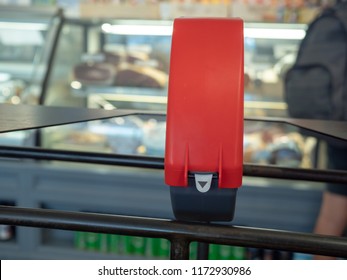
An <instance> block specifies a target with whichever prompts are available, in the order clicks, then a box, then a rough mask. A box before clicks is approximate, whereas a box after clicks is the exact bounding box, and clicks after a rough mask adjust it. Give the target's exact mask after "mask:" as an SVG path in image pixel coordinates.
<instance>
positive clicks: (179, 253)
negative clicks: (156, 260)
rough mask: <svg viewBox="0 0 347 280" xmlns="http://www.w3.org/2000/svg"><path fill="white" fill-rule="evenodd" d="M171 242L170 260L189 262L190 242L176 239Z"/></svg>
mask: <svg viewBox="0 0 347 280" xmlns="http://www.w3.org/2000/svg"><path fill="white" fill-rule="evenodd" d="M170 241H171V247H170V259H171V260H189V244H190V243H189V241H188V240H186V239H183V238H177V239H176V238H175V239H171V240H170Z"/></svg>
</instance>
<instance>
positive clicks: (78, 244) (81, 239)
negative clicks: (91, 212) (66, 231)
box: [74, 231, 86, 250]
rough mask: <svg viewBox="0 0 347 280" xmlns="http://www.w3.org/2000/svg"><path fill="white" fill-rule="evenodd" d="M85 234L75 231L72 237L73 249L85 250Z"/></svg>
mask: <svg viewBox="0 0 347 280" xmlns="http://www.w3.org/2000/svg"><path fill="white" fill-rule="evenodd" d="M85 236H86V232H83V231H76V232H75V236H74V244H75V248H76V249H79V250H85V249H86V238H85Z"/></svg>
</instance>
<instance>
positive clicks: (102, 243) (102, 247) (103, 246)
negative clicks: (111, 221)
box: [98, 233, 109, 253]
mask: <svg viewBox="0 0 347 280" xmlns="http://www.w3.org/2000/svg"><path fill="white" fill-rule="evenodd" d="M108 241H109V239H108V235H107V234H104V233H100V234H99V248H98V251H99V252H101V253H108V252H109V246H108Z"/></svg>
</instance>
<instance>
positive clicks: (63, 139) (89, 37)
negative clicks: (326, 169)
mask: <svg viewBox="0 0 347 280" xmlns="http://www.w3.org/2000/svg"><path fill="white" fill-rule="evenodd" d="M305 28H306V26H305V25H300V24H273V23H245V29H244V37H245V41H244V45H245V116H279V117H285V116H286V114H287V112H286V104H285V102H284V100H283V77H284V75H285V72H286V71H287V70H288V68H289V67H290V66H291V65H292V63H293V62H294V60H295V56H296V52H297V50H298V46H299V43H300V41H301V39H302V38H303V37H304V36H305ZM171 33H172V21H151V20H146V21H144V20H110V21H106V20H103V21H95V20H94V21H91V20H90V21H87V20H76V19H75V20H73V19H70V20H65V23H64V26H63V29H62V32H61V36H60V38H59V42H58V45H57V50H56V55H55V60H54V63H53V65H52V69H51V76H50V81H49V84H48V87H47V92H46V95H45V98H44V104H46V105H52V106H76V107H80V106H82V107H89V108H104V109H116V108H119V109H138V110H143V111H147V112H148V113H149V114H150V112H151V111H165V110H166V102H167V85H168V75H169V63H170V47H171ZM41 137H42V141H41V143H42V145H43V146H44V147H46V148H57V149H79V150H94V151H102V152H111V153H120V154H135V155H149V156H163V155H164V142H165V118H163V117H161V118H158V117H153V116H150V115H149V116H147V117H139V116H132V117H125V118H116V119H113V120H103V121H95V122H89V123H85V124H75V125H69V126H63V127H57V128H47V129H44V130H43V131H42V134H41ZM124 139H128V141H124ZM315 143H316V141H315V139H313V138H312V137H309V138H307V137H303V136H302V135H301V134H300V133H298V131H297V130H296V129H295V128H288V127H286V126H283V125H280V124H278V125H273V124H271V125H270V124H265V123H259V122H258V123H257V122H246V124H245V140H244V151H245V161H246V162H252V163H261V164H279V163H280V164H281V165H285V166H296V167H297V166H301V167H310V166H312V165H313V162H312V151H313V150H314V147H315ZM278 151H280V152H278ZM274 154H276V155H279V157H280V158H278V159H277V158H276V157H274V156H273V155H274Z"/></svg>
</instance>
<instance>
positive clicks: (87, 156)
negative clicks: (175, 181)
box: [0, 146, 347, 259]
mask: <svg viewBox="0 0 347 280" xmlns="http://www.w3.org/2000/svg"><path fill="white" fill-rule="evenodd" d="M0 157H14V158H32V159H41V160H62V161H74V162H86V163H99V164H111V165H121V166H131V167H143V168H154V169H162V168H163V167H164V162H163V159H162V158H151V157H134V156H119V155H107V154H99V153H87V152H72V151H56V150H47V149H39V148H25V147H4V146H0ZM244 175H246V176H257V177H269V178H281V179H297V180H308V181H321V182H334V183H347V172H342V171H332V170H313V169H296V168H284V167H274V166H260V165H248V164H246V165H244ZM0 224H8V225H16V226H29V227H40V228H51V229H62V230H77V231H87V232H96V233H111V234H121V235H130V236H143V237H153V238H165V239H168V240H169V241H170V242H171V259H188V257H189V244H190V242H192V241H198V242H200V244H202V245H203V244H209V243H215V244H224V245H235V246H241V247H253V248H267V249H276V250H284V251H291V252H301V253H310V254H319V255H329V256H336V257H342V258H346V257H347V239H346V238H342V237H333V236H321V235H316V234H310V233H300V232H289V231H278V230H272V229H258V228H251V227H240V226H230V225H222V224H203V223H186V222H179V221H171V220H164V219H152V218H144V217H128V216H118V215H105V214H98V213H81V212H69V211H60V210H47V209H29V208H19V207H12V206H0ZM200 248H205V250H208V246H207V247H206V246H200ZM202 255H204V254H202ZM205 255H206V254H205Z"/></svg>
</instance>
